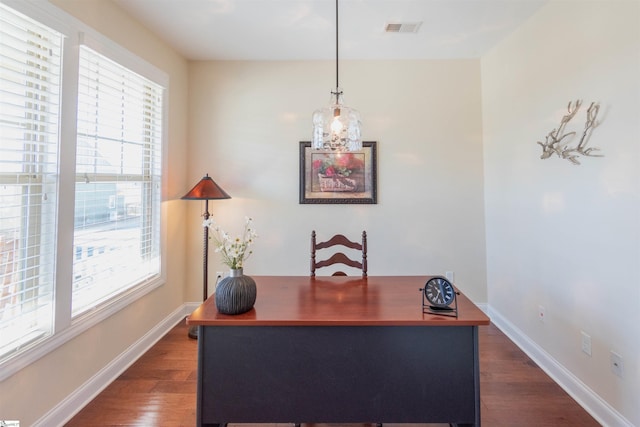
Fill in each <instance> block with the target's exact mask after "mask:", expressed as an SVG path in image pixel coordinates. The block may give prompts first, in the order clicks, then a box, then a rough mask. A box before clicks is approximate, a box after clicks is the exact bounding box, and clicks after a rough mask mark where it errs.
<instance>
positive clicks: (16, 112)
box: [0, 4, 62, 360]
mask: <svg viewBox="0 0 640 427" xmlns="http://www.w3.org/2000/svg"><path fill="white" fill-rule="evenodd" d="M61 51H62V35H61V34H60V33H58V32H56V31H54V30H52V29H50V28H47V27H46V26H44V25H41V24H39V23H38V22H36V21H33V20H32V19H30V18H28V17H26V16H24V15H22V14H20V13H18V12H16V11H14V10H12V9H9V8H8V7H6V6H4V5H3V4H0V218H1V222H0V360H3V359H6V358H8V357H10V356H11V355H13V354H15V353H16V351H18V350H20V349H22V348H25V347H26V346H28V345H29V344H33V343H34V342H35V341H36V340H37V339H39V338H44V337H47V336H49V335H51V334H52V332H53V289H54V280H55V258H56V253H55V248H56V229H57V226H56V217H57V215H56V210H57V208H56V206H57V194H56V192H57V188H58V183H57V177H58V144H59V111H60V76H61Z"/></svg>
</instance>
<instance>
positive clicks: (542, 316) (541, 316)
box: [538, 305, 547, 323]
mask: <svg viewBox="0 0 640 427" xmlns="http://www.w3.org/2000/svg"><path fill="white" fill-rule="evenodd" d="M545 317H547V309H546V308H545V307H544V305H539V306H538V320H540V321H541V322H542V323H544V321H545Z"/></svg>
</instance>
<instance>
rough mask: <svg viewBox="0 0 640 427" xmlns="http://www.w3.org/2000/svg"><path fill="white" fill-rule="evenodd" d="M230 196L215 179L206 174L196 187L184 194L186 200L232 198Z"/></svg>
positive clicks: (183, 197)
mask: <svg viewBox="0 0 640 427" xmlns="http://www.w3.org/2000/svg"><path fill="white" fill-rule="evenodd" d="M230 198H231V196H229V195H228V194H227V193H226V192H225V191H224V190H223V189H222V188H220V186H219V185H218V184H216V183H215V181H214V180H213V179H211V177H210V176H209V174H206V175H205V176H204V177H202V179H201V180H200V182H198V183H197V184H196V185H195V187H193V188H192V189H191V190H189V192H188V193H187V194H185V195H184V196H182V199H184V200H214V199H230Z"/></svg>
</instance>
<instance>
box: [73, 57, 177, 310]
mask: <svg viewBox="0 0 640 427" xmlns="http://www.w3.org/2000/svg"><path fill="white" fill-rule="evenodd" d="M79 74H80V76H79V82H78V83H79V86H78V129H77V132H78V133H77V135H78V136H77V138H78V139H77V146H76V153H77V154H76V187H75V227H74V245H73V246H74V261H73V290H72V315H73V316H77V315H79V314H82V313H84V312H86V311H88V310H90V309H92V308H94V307H96V306H97V305H99V304H101V303H103V302H104V301H106V300H108V299H109V298H111V297H113V296H114V295H117V294H120V293H122V292H124V291H126V290H128V289H130V288H132V287H134V286H136V285H138V284H141V283H145V282H147V281H150V280H152V279H154V278H157V277H159V275H160V195H161V188H160V186H161V147H162V99H163V97H162V94H163V90H164V88H163V87H162V86H160V85H158V84H156V83H154V82H153V81H151V80H148V79H147V78H145V77H142V76H140V75H138V74H136V73H135V72H133V71H131V70H129V69H127V68H125V67H123V66H121V65H119V64H117V63H115V62H113V61H111V60H110V59H109V58H107V57H105V56H103V55H101V54H99V53H97V52H95V51H94V50H92V49H90V48H88V47H86V46H81V47H80V69H79Z"/></svg>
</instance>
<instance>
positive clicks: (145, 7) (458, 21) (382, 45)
mask: <svg viewBox="0 0 640 427" xmlns="http://www.w3.org/2000/svg"><path fill="white" fill-rule="evenodd" d="M114 1H115V2H116V3H117V4H119V5H120V7H122V8H123V9H124V10H126V11H127V12H128V13H129V14H131V15H133V16H134V17H135V18H136V19H137V20H139V21H140V22H142V23H143V24H144V25H145V26H147V27H148V28H149V29H151V30H152V31H153V32H154V33H156V34H158V35H159V36H160V37H161V38H162V39H163V40H165V41H166V42H168V43H169V44H170V45H172V46H173V47H174V48H175V49H176V50H177V51H179V52H180V53H181V54H182V55H184V56H185V57H186V58H187V59H191V60H316V59H334V58H335V57H336V48H335V29H336V22H335V2H334V1H333V0H114ZM546 1H547V0H342V1H341V2H340V4H339V57H340V59H451V58H477V57H480V56H482V55H483V54H484V53H485V52H486V51H487V50H489V49H490V48H491V47H493V46H494V45H495V44H496V43H498V42H499V41H500V40H502V39H503V38H504V37H505V36H507V35H508V34H510V33H511V32H512V31H513V30H514V29H515V28H517V27H518V26H519V25H520V24H522V23H523V22H524V21H525V20H526V19H527V18H529V17H530V16H531V15H532V14H534V13H535V12H536V10H538V9H539V8H540V7H541V6H542V5H543V4H544V3H545V2H546ZM415 22H422V24H421V26H420V28H419V31H418V32H417V33H386V32H385V31H384V30H385V26H386V25H387V24H389V23H415Z"/></svg>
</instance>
